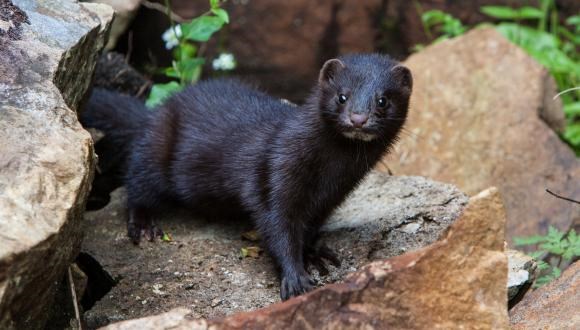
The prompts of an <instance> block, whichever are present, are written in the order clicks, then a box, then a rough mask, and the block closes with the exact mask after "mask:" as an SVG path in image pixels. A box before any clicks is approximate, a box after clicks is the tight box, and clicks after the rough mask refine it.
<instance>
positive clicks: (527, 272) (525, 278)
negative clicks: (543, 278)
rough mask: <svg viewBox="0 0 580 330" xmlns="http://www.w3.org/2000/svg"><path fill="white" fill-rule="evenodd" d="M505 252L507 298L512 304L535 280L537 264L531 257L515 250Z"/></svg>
mask: <svg viewBox="0 0 580 330" xmlns="http://www.w3.org/2000/svg"><path fill="white" fill-rule="evenodd" d="M505 254H506V256H507V258H508V283H507V287H508V300H509V301H510V305H513V304H514V303H515V302H516V301H515V300H516V298H521V297H523V295H524V294H525V293H526V292H527V291H528V289H529V288H530V287H531V285H532V284H533V283H534V281H535V280H536V276H537V275H538V264H537V263H536V261H535V260H534V259H533V258H532V257H530V256H528V255H525V254H523V253H521V252H519V251H516V250H506V251H505ZM517 300H519V299H517Z"/></svg>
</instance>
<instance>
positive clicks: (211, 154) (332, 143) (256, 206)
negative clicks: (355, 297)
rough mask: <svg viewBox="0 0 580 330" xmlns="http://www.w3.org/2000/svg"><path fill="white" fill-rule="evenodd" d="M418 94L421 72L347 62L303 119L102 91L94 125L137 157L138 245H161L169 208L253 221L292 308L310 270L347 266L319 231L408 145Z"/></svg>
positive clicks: (228, 103)
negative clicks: (326, 264) (404, 135)
mask: <svg viewBox="0 0 580 330" xmlns="http://www.w3.org/2000/svg"><path fill="white" fill-rule="evenodd" d="M411 90H412V76H411V73H410V71H409V70H408V69H407V68H406V67H404V66H402V65H401V64H399V63H398V62H396V61H394V60H392V59H390V58H389V57H387V56H384V55H379V54H367V55H362V54H359V55H347V56H344V57H340V58H338V59H331V60H328V61H327V62H326V63H325V64H324V66H323V67H322V69H321V71H320V74H319V78H318V84H317V85H316V86H315V87H314V88H313V91H312V93H311V96H310V97H309V98H308V99H307V101H306V103H305V104H304V105H302V106H299V107H295V106H292V105H289V104H287V103H284V102H281V101H280V100H278V99H276V98H273V97H271V96H269V95H267V94H265V93H262V92H260V91H257V90H255V89H253V88H250V87H248V86H247V85H244V84H243V83H241V82H239V81H237V80H231V79H216V80H207V81H203V82H199V83H198V84H196V85H193V86H189V87H187V88H185V89H184V90H183V91H181V92H179V93H177V94H176V95H174V96H173V97H171V98H169V99H168V100H167V102H165V104H163V105H162V106H160V107H158V108H157V109H155V110H153V111H151V110H147V109H145V108H144V107H143V105H142V104H141V103H140V102H138V101H135V100H131V99H129V98H128V97H122V96H119V95H116V94H112V93H110V92H106V91H102V90H101V91H96V92H95V93H94V94H93V96H92V97H91V99H90V101H89V106H88V109H86V112H85V113H84V114H83V119H82V121H83V123H84V125H85V126H86V127H95V128H98V129H101V130H103V131H105V134H106V137H107V136H109V137H110V138H111V141H112V143H115V142H116V143H119V145H121V146H122V149H121V151H120V152H119V153H120V154H123V153H124V152H125V151H127V155H126V159H124V160H123V162H124V163H126V167H127V174H126V178H125V183H126V186H127V192H128V208H129V220H128V223H127V229H128V236H129V237H130V238H131V239H132V240H133V242H135V243H138V242H139V240H140V238H141V237H147V238H149V239H153V238H154V237H156V236H158V235H161V233H162V232H161V230H160V229H159V228H158V227H157V226H156V225H155V222H154V217H155V213H156V212H158V211H159V210H160V209H161V208H162V207H163V205H165V202H175V201H178V202H180V203H182V204H185V205H188V206H190V207H192V208H193V209H194V210H199V211H200V212H203V211H207V210H211V209H225V210H236V211H239V212H240V213H244V214H247V215H249V217H250V218H251V219H252V220H253V222H254V223H255V225H256V228H257V230H258V231H259V232H260V234H261V236H262V238H263V241H264V244H265V246H266V248H267V250H268V251H269V253H270V254H271V255H272V256H273V257H274V259H275V261H276V262H277V264H278V266H279V269H280V271H281V289H280V295H281V298H282V299H283V300H286V299H288V298H290V297H292V296H296V295H299V294H301V293H304V292H306V291H309V290H311V289H312V287H313V283H312V280H311V278H310V276H309V274H308V273H307V272H306V270H305V262H313V263H319V264H320V262H321V261H322V260H323V259H324V260H326V261H330V262H331V263H334V264H335V265H336V264H339V261H338V259H337V258H336V256H335V255H334V254H333V253H332V251H330V250H329V249H328V248H326V247H324V246H322V245H320V244H318V243H317V238H318V232H319V228H320V226H321V225H322V224H323V223H324V221H325V219H326V218H327V217H328V216H329V215H330V213H331V212H332V211H333V210H334V209H335V208H336V207H337V206H338V205H339V204H340V203H341V202H342V201H343V200H344V199H345V197H346V196H347V195H348V194H349V193H350V192H351V191H352V190H353V189H354V188H355V186H356V185H357V184H358V183H359V182H360V181H361V180H362V179H363V177H364V176H365V174H367V173H368V172H369V170H370V169H371V168H372V167H373V166H374V165H375V164H376V163H377V161H378V160H379V159H380V158H381V157H382V156H383V155H384V154H385V153H386V152H387V151H388V150H389V148H390V147H391V146H392V145H393V143H394V142H395V141H396V140H397V136H398V133H399V131H400V130H401V127H402V126H403V124H404V122H405V118H406V116H407V110H408V106H409V97H410V95H411ZM103 100H105V102H106V106H103V105H102V104H103ZM99 104H101V105H99ZM136 109H137V110H136ZM96 111H98V112H100V114H98V115H97V114H95V112H96ZM106 118H108V119H106ZM97 119H98V120H97ZM129 140H130V141H131V142H130V143H131V144H130V147H128V144H127V141H129ZM122 157H125V156H122Z"/></svg>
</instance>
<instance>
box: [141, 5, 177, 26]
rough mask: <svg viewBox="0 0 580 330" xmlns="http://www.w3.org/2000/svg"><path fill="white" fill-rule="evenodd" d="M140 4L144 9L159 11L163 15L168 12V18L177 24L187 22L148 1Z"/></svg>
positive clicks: (163, 7)
mask: <svg viewBox="0 0 580 330" xmlns="http://www.w3.org/2000/svg"><path fill="white" fill-rule="evenodd" d="M142 4H143V7H145V8H149V9H153V10H157V11H160V12H162V13H164V14H166V13H168V12H169V14H170V16H169V17H170V18H171V19H172V20H174V21H176V22H177V23H183V22H185V21H187V20H186V19H185V18H183V17H181V16H179V15H177V14H176V13H174V12H172V11H170V10H168V9H167V8H166V7H165V6H164V5H162V4H160V3H155V2H150V1H147V0H145V1H143V2H142Z"/></svg>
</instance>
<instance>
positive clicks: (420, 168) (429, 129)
mask: <svg viewBox="0 0 580 330" xmlns="http://www.w3.org/2000/svg"><path fill="white" fill-rule="evenodd" d="M405 64H406V65H407V66H408V67H409V68H410V69H411V71H412V72H413V80H414V88H413V95H412V97H411V111H409V118H408V121H407V125H406V131H407V133H408V134H406V135H405V136H404V138H403V139H401V143H399V144H398V145H397V146H396V152H395V153H393V155H392V156H391V157H388V158H387V159H385V162H386V163H387V164H388V167H389V168H390V169H391V170H392V171H393V173H395V174H396V175H421V176H426V177H429V178H433V179H434V180H439V181H443V182H449V183H452V184H454V185H456V186H457V187H459V188H460V189H461V190H462V191H465V192H466V193H467V194H469V195H472V194H475V193H477V192H479V191H481V190H482V189H485V188H486V187H489V186H497V187H498V188H499V190H500V192H501V194H502V196H503V198H504V202H505V205H506V210H507V216H508V227H507V238H508V240H509V241H511V239H512V238H513V237H514V236H529V235H534V234H543V233H545V232H547V228H548V225H553V226H555V227H557V228H559V229H560V230H563V231H565V230H567V229H568V228H569V227H570V225H571V223H572V221H574V219H578V218H580V208H578V207H576V206H574V205H573V204H571V203H569V202H566V201H563V200H560V199H557V198H555V197H553V196H550V195H549V194H547V193H546V191H545V190H546V189H547V188H548V189H551V190H553V191H554V192H556V193H559V194H562V195H564V196H567V197H570V198H573V199H576V200H579V199H580V184H578V183H579V182H580V160H579V159H577V158H576V156H575V155H574V152H573V151H572V150H571V149H570V148H569V147H568V146H567V145H566V144H565V143H564V142H562V141H561V140H560V139H559V138H558V136H557V134H556V133H555V132H554V131H553V130H552V129H551V128H550V127H549V125H548V124H547V123H549V124H550V125H551V126H552V127H554V128H556V129H560V128H561V123H562V118H563V113H562V111H561V104H560V103H559V100H553V99H552V97H553V96H554V95H555V94H556V93H557V92H556V90H555V84H554V81H553V79H552V77H551V76H550V75H549V73H548V72H547V71H546V70H545V69H544V68H543V67H542V66H541V65H540V64H539V63H538V62H536V61H535V60H534V59H532V58H531V57H530V56H528V55H527V54H526V53H525V52H524V51H523V50H522V49H520V48H519V47H517V46H515V45H514V44H512V43H510V42H509V41H508V40H507V39H505V38H503V37H502V36H501V35H500V34H499V33H498V32H496V31H495V30H492V29H476V30H473V31H471V32H469V33H467V34H466V35H464V36H462V37H458V38H455V39H452V40H448V41H445V42H442V43H440V44H436V45H433V46H430V47H428V48H426V49H425V50H423V51H421V52H419V53H417V54H414V55H412V56H411V57H410V58H409V59H408V60H407V61H405ZM383 170H386V168H385V167H383Z"/></svg>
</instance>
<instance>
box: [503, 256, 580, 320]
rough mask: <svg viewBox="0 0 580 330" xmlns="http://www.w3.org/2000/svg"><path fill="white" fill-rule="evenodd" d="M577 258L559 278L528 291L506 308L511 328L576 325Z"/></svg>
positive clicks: (579, 307)
mask: <svg viewBox="0 0 580 330" xmlns="http://www.w3.org/2000/svg"><path fill="white" fill-rule="evenodd" d="M579 311H580V262H575V263H574V264H572V265H571V266H570V267H569V268H568V269H566V270H565V271H564V273H563V274H562V276H560V278H558V279H556V280H554V281H553V282H552V283H550V284H548V285H546V286H544V287H542V288H540V289H538V290H536V291H534V292H532V293H529V294H528V295H526V296H525V297H524V299H523V300H522V301H521V302H520V303H519V304H517V305H516V307H514V308H513V309H512V310H511V311H510V322H511V326H512V329H544V330H548V329H554V330H556V329H557V330H560V329H579V328H580V313H579Z"/></svg>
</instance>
